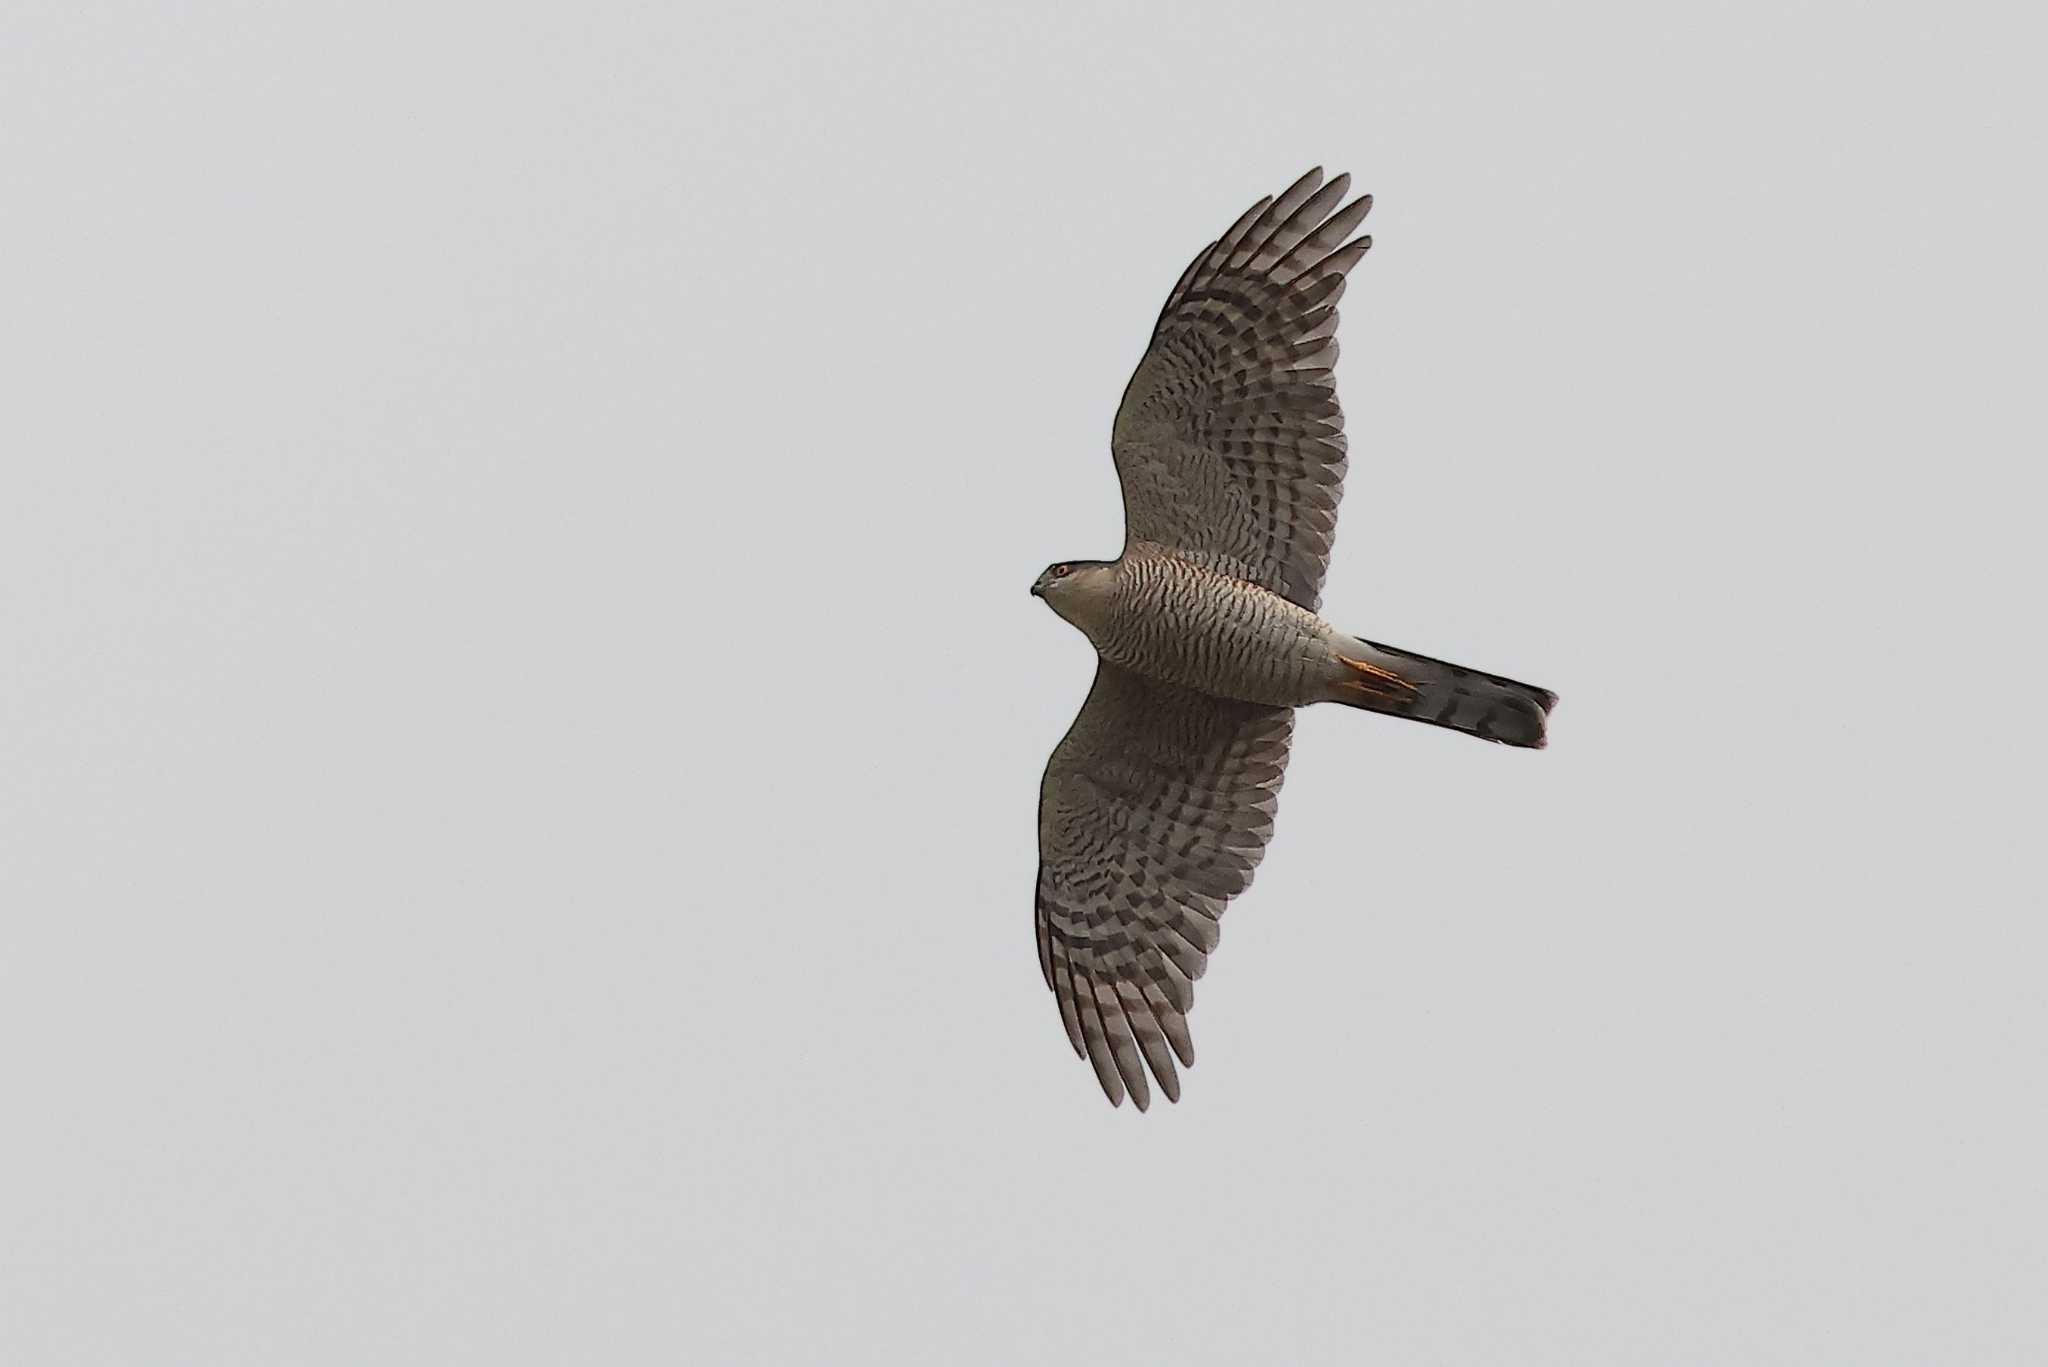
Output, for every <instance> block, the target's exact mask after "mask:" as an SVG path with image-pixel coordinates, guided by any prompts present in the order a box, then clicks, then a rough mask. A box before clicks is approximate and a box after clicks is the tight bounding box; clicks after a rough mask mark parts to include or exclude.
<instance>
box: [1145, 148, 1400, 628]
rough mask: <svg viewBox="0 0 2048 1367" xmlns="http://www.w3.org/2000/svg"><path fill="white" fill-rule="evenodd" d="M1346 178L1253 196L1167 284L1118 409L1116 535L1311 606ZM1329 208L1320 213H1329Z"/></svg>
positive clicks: (1325, 473) (1335, 484)
mask: <svg viewBox="0 0 2048 1367" xmlns="http://www.w3.org/2000/svg"><path fill="white" fill-rule="evenodd" d="M1350 184H1351V178H1350V177H1349V176H1338V177H1337V178H1336V179H1335V180H1333V181H1331V182H1330V183H1329V184H1328V185H1324V184H1323V173H1322V171H1321V169H1320V168H1318V169H1316V170H1314V171H1310V172H1309V173H1308V174H1307V175H1305V176H1303V177H1302V178H1301V179H1300V180H1298V181H1296V182H1295V183H1294V184H1293V185H1292V186H1291V187H1290V188H1289V189H1288V190H1287V192H1286V193H1285V194H1283V195H1281V196H1280V198H1279V199H1277V200H1274V199H1270V198H1269V199H1262V200H1260V201H1259V202H1258V203H1257V204H1254V205H1253V206H1252V207H1251V208H1250V209H1247V210H1246V211H1245V213H1244V216H1243V217H1242V218H1240V219H1238V220H1237V222H1235V223H1233V224H1231V225H1230V230H1229V231H1228V232H1226V233H1224V234H1223V236H1222V237H1221V238H1219V239H1217V240H1216V241H1215V242H1214V243H1212V244H1210V246H1209V248H1208V249H1207V250H1206V251H1204V252H1203V253H1202V254H1201V255H1200V256H1197V257H1196V258H1195V259H1194V262H1193V263H1192V264H1191V265H1189V267H1188V268H1187V270H1186V271H1184V272H1183V273H1182V274H1181V278H1180V283H1178V284H1176V285H1175V286H1174V287H1173V293H1172V294H1171V295H1169V296H1168V297H1167V300H1166V307H1165V309H1163V310H1162V311H1161V312H1160V315H1159V322H1158V324H1157V325H1156V326H1155V327H1154V328H1153V330H1152V344H1151V346H1150V347H1149V348H1147V350H1146V352H1145V359H1144V360H1142V361H1140V362H1138V369H1137V371H1136V372H1135V373H1134V374H1133V375H1132V376H1131V383H1130V386H1129V387H1128V388H1126V389H1125V390H1124V400H1123V404H1122V406H1121V407H1119V408H1118V409H1117V415H1116V426H1115V429H1114V431H1113V433H1112V435H1111V438H1110V447H1111V450H1112V451H1113V452H1114V454H1115V456H1116V470H1117V477H1118V479H1119V480H1121V481H1122V483H1123V491H1124V525H1125V535H1126V537H1127V539H1128V540H1130V541H1150V542H1155V543H1157V544H1159V545H1162V546H1166V547H1169V548H1171V549H1173V550H1176V551H1178V552H1180V553H1181V554H1184V555H1189V556H1192V557H1194V558H1197V559H1200V560H1202V561H1204V562H1205V563H1207V564H1209V565H1210V566H1211V567H1212V568H1215V569H1219V570H1222V571H1224V572H1225V573H1229V574H1234V575H1236V576H1238V577H1239V578H1243V579H1248V580H1250V581H1252V582H1253V583H1256V584H1262V585H1264V586H1265V587H1267V588H1269V589H1272V590H1273V591H1274V592H1276V593H1279V594H1282V595H1284V596H1285V597H1287V598H1290V599H1292V600H1293V601H1294V602H1296V603H1299V604H1301V605H1302V606H1303V607H1306V608H1310V609H1313V608H1315V607H1316V605H1317V600H1318V599H1319V598H1320V597H1321V595H1322V589H1323V576H1324V575H1325V573H1326V572H1327V571H1328V569H1329V561H1330V542H1331V539H1332V538H1333V537H1334V536H1335V535H1336V531H1337V498H1338V495H1339V494H1340V493H1341V492H1342V491H1343V485H1344V469H1345V463H1346V462H1345V456H1344V414H1343V411H1342V410H1341V409H1339V408H1338V407H1337V389H1336V383H1335V379H1334V375H1333V371H1332V367H1333V366H1335V365H1336V363H1337V342H1336V331H1337V300H1338V298H1339V297H1340V296H1341V295H1342V294H1343V293H1344V276H1345V273H1346V272H1347V271H1349V270H1350V269H1351V268H1352V267H1353V266H1355V265H1357V264H1358V261H1359V258H1361V257H1363V256H1364V255H1365V253H1366V249H1367V248H1369V247H1371V246H1372V239H1371V238H1369V237H1361V238H1358V239H1357V240H1355V241H1351V242H1346V241H1345V239H1346V238H1347V237H1349V236H1350V234H1351V232H1352V231H1353V230H1354V229H1355V228H1357V227H1358V225H1359V223H1360V222H1361V221H1363V220H1364V218H1365V215H1366V213H1367V211H1369V210H1370V209H1371V208H1372V196H1370V195H1365V196H1362V197H1360V198H1359V199H1356V200H1354V201H1352V202H1351V203H1350V204H1348V205H1345V206H1344V207H1343V208H1341V209H1339V208H1337V207H1336V206H1337V205H1338V203H1339V202H1340V201H1341V200H1342V199H1343V198H1344V192H1345V190H1346V189H1347V188H1349V186H1350ZM1333 210H1334V212H1332V211H1333Z"/></svg>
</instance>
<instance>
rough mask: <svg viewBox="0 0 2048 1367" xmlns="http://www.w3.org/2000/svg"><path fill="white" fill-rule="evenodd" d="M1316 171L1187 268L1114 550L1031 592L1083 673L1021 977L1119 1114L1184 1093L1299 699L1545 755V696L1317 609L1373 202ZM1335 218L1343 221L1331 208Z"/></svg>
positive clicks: (1151, 386) (1139, 385) (1135, 385)
mask: <svg viewBox="0 0 2048 1367" xmlns="http://www.w3.org/2000/svg"><path fill="white" fill-rule="evenodd" d="M1349 185H1350V177H1348V176H1341V175H1340V176H1338V177H1337V178H1336V179H1334V180H1332V181H1330V182H1328V183H1327V184H1325V183H1324V181H1323V174H1322V171H1321V170H1320V169H1317V170H1314V171H1310V172H1309V173H1308V174H1307V175H1305V176H1303V177H1302V178H1301V179H1300V180H1298V181H1296V182H1295V183H1294V184H1293V185H1291V186H1289V187H1288V189H1287V190H1286V191H1285V192H1284V193H1283V194H1282V195H1281V196H1280V197H1279V198H1278V199H1272V198H1270V197H1269V198H1266V199H1262V200H1260V201H1259V202H1258V203H1257V204H1254V205H1253V206H1252V207H1251V208H1249V209H1247V210H1246V211H1245V212H1244V214H1243V215H1242V216H1240V217H1239V218H1238V220H1237V221H1236V222H1235V223H1233V224H1231V225H1230V227H1229V228H1227V229H1226V230H1225V231H1224V233H1223V235H1222V236H1221V237H1219V238H1217V239H1216V241H1215V242H1213V243H1211V244H1210V245H1209V246H1208V247H1206V248H1204V249H1203V250H1202V252H1201V253H1200V254H1199V255H1197V256H1196V257H1195V259H1194V261H1193V263H1192V264H1190V265H1189V266H1188V268H1187V269H1186V270H1185V271H1183V272H1181V277H1180V280H1179V281H1178V282H1177V283H1176V284H1175V285H1174V287H1173V292H1172V293H1171V294H1169V295H1168V296H1167V299H1166V307H1165V308H1164V309H1162V310H1161V311H1160V314H1159V321H1158V323H1157V324H1156V325H1155V326H1154V327H1153V330H1152V341H1151V345H1150V346H1149V347H1148V348H1147V349H1146V351H1145V357H1144V359H1143V360H1141V361H1140V362H1139V363H1138V369H1137V371H1136V373H1135V374H1133V375H1132V376H1131V382H1130V385H1129V387H1128V388H1126V389H1125V391H1124V398H1123V404H1122V406H1121V407H1119V408H1118V410H1117V415H1116V424H1115V427H1114V428H1113V430H1112V433H1111V436H1110V451H1111V454H1112V455H1113V456H1114V458H1115V460H1116V472H1117V479H1118V480H1119V482H1120V483H1121V484H1122V485H1123V497H1124V548H1123V554H1121V555H1119V556H1118V557H1117V558H1116V559H1114V560H1063V561H1061V562H1059V563H1058V564H1055V565H1052V566H1050V567H1049V568H1047V569H1046V570H1045V572H1044V573H1042V574H1040V575H1039V576H1038V580H1037V582H1036V583H1034V584H1033V585H1032V586H1031V592H1032V593H1033V594H1035V595H1036V596H1038V597H1040V598H1043V599H1044V600H1045V602H1046V604H1047V606H1049V607H1051V608H1052V610H1053V611H1054V612H1056V613H1058V614H1059V615H1060V616H1061V617H1063V618H1065V619H1066V620H1067V621H1068V622H1070V623H1072V624H1073V625H1074V626H1076V627H1078V628H1080V630H1081V631H1082V632H1083V633H1084V634H1085V635H1086V636H1087V637H1088V639H1089V641H1090V642H1092V643H1093V644H1094V646H1095V649H1096V653H1097V655H1098V657H1099V658H1098V660H1097V664H1096V670H1095V684H1094V687H1093V688H1091V689H1090V690H1089V692H1088V700H1087V701H1086V702H1085V703H1083V704H1082V705H1081V713H1080V715H1079V716H1078V717H1076V718H1075V719H1074V724H1073V726H1072V728H1071V729H1069V730H1068V732H1067V734H1066V737H1065V738H1064V739H1063V740H1061V741H1060V743H1059V745H1058V746H1057V747H1056V748H1055V749H1054V750H1053V752H1052V760H1051V762H1050V763H1048V764H1047V765H1046V768H1045V779H1044V781H1043V783H1042V785H1041V787H1040V790H1039V798H1038V858H1039V863H1038V889H1037V908H1036V910H1037V929H1038V963H1039V967H1040V968H1041V969H1042V970H1043V971H1044V973H1045V981H1046V985H1047V986H1048V987H1050V988H1051V989H1052V991H1053V995H1054V996H1055V997H1056V998H1057V999H1058V1002H1059V1012H1060V1019H1061V1021H1062V1022H1063V1023H1064V1024H1065V1026H1066V1030H1067V1038H1068V1039H1069V1040H1070V1041H1072V1043H1073V1046H1074V1050H1075V1052H1076V1053H1078V1054H1080V1055H1081V1056H1082V1057H1083V1058H1085V1059H1087V1060H1088V1062H1089V1063H1090V1064H1092V1065H1093V1066H1094V1069H1095V1077H1096V1079H1097V1081H1099V1082H1100V1083H1101V1084H1102V1090H1103V1091H1104V1092H1105V1093H1106V1094H1107V1095H1108V1096H1109V1099H1110V1101H1111V1102H1112V1103H1113V1104H1121V1103H1122V1101H1123V1098H1124V1094H1125V1093H1126V1092H1128V1093H1129V1094H1130V1096H1131V1099H1132V1100H1133V1101H1134V1102H1136V1103H1137V1107H1138V1109H1139V1110H1141V1111H1142V1110H1144V1109H1145V1108H1146V1106H1147V1105H1148V1104H1150V1101H1151V1096H1152V1092H1151V1084H1150V1083H1148V1081H1147V1078H1146V1070H1147V1068H1149V1069H1150V1071H1151V1077H1152V1078H1153V1079H1154V1080H1156V1081H1157V1083H1158V1086H1159V1089H1160V1090H1161V1091H1163V1092H1165V1093H1166V1096H1167V1098H1168V1099H1169V1100H1173V1101H1178V1100H1179V1099H1180V1080H1179V1077H1178V1075H1177V1074H1176V1072H1175V1070H1174V1060H1175V1059H1176V1058H1177V1059H1179V1061H1180V1063H1181V1065H1182V1066H1184V1067H1185V1066H1188V1065H1191V1064H1193V1062H1194V1045H1193V1043H1192V1042H1191V1041H1190V1039H1189V1036H1188V1011H1189V1009H1190V1008H1191V1007H1192V1006H1193V1005H1194V983H1195V979H1197V978H1199V977H1201V976H1202V970H1203V969H1204V968H1205V967H1206V966H1207V965H1208V959H1209V954H1210V952H1211V951H1213V950H1214V949H1215V948H1216V942H1217V921H1218V918H1219V917H1221V916H1222V914H1223V908H1224V906H1225V904H1227V903H1228V902H1229V901H1230V899H1231V898H1232V897H1235V896H1236V895H1237V894H1238V893H1240V892H1243V891H1244V889H1245V887H1246V886H1247V885H1248V884H1249V883H1250V882H1251V878H1252V870H1253V869H1254V868H1255V867H1257V865H1258V863H1259V860H1260V858H1261V856H1263V855H1264V853H1265V849H1266V842H1267V841H1268V840H1269V839H1270V838H1271V837H1272V833H1273V811H1274V806H1275V803H1276V801H1277V799H1278V796H1279V792H1280V780H1281V776H1282V773H1283V771H1284V770H1285V769H1286V766H1287V747H1288V740H1289V736H1290V734H1291V733H1292V731H1293V728H1294V709H1295V708H1297V707H1306V706H1307V705H1309V704H1310V703H1319V702H1333V703H1342V704H1344V705H1346V706H1349V707H1358V708H1363V709H1365V710H1366V711H1369V712H1380V713H1384V714H1386V715H1388V716H1393V717H1407V718H1409V719H1410V720H1413V721H1421V722H1428V723H1429V724H1431V725H1433V726H1443V727H1448V728H1450V729H1451V730H1454V731H1463V732H1465V733H1466V734H1467V735H1472V736H1478V737H1481V738H1482V739H1485V740H1491V741H1498V742H1500V743H1501V744H1503V745H1516V746H1523V747H1528V748H1537V747H1540V746H1542V744H1543V741H1544V726H1545V720H1546V718H1547V717H1548V715H1549V712H1550V709H1551V706H1552V705H1553V704H1554V703H1555V702H1556V701H1557V696H1556V695H1555V694H1553V693H1551V692H1549V691H1548V690H1546V689H1541V688H1535V687H1531V686H1530V685H1528V684H1523V683H1516V682H1515V681H1514V680H1512V679H1504V678H1501V677H1499V676H1498V675H1494V674H1482V673H1480V672H1479V671H1477V670H1472V669H1464V668H1461V667H1460V666H1457V665H1452V664H1446V663H1444V662H1443V661H1441V660H1432V659H1429V658H1427V657H1426V656H1422V655H1416V654H1414V653H1412V652H1410V651H1406V650H1397V649H1395V648H1394V647H1392V646H1385V645H1380V644H1378V643H1377V642H1374V641H1368V640H1365V639H1364V638H1362V637H1358V636H1353V635H1350V634H1349V633H1347V632H1344V631H1340V630H1338V629H1337V628H1336V627H1334V626H1331V625H1330V624H1329V623H1328V622H1326V621H1324V620H1323V618H1322V617H1321V616H1320V615H1319V614H1318V612H1317V608H1318V606H1319V603H1320V600H1321V597H1322V588H1323V577H1324V575H1325V573H1326V572H1327V571H1328V568H1329V563H1330V544H1331V541H1332V539H1333V538H1334V537H1335V535H1336V529H1337V498H1338V495H1339V493H1340V492H1341V490H1342V487H1343V483H1344V470H1345V465H1346V459H1345V442H1344V415H1343V412H1342V411H1341V410H1340V409H1339V408H1338V406H1337V391H1336V384H1335V379H1334V372H1333V367H1334V366H1335V364H1336V360H1337V340H1336V333H1337V300H1338V297H1339V296H1340V295H1341V294H1343V292H1344V280H1345V276H1346V274H1347V273H1348V272H1349V271H1350V270H1351V268H1352V267H1353V266H1356V265H1357V264H1358V262H1359V260H1360V259H1361V258H1362V257H1363V256H1364V255H1365V252H1366V249H1367V248H1368V247H1370V246H1371V245H1372V239H1371V238H1369V237H1357V238H1354V237H1353V236H1352V234H1353V233H1354V232H1355V231H1356V230H1357V228H1358V225H1359V224H1360V223H1361V222H1362V221H1363V220H1364V218H1365V215H1366V212H1367V211H1368V210H1369V209H1371V207H1372V197H1371V196H1370V195H1366V196H1361V197H1360V198H1358V199H1355V200H1352V201H1351V202H1350V203H1348V204H1346V203H1344V202H1343V201H1344V196H1345V192H1346V191H1347V189H1348V188H1349ZM1340 206H1341V207H1340Z"/></svg>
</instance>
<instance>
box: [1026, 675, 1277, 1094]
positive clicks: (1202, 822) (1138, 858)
mask: <svg viewBox="0 0 2048 1367" xmlns="http://www.w3.org/2000/svg"><path fill="white" fill-rule="evenodd" d="M1293 730H1294V713H1293V711H1292V710H1291V709H1288V708H1285V707H1261V706H1257V705H1254V704H1251V703H1237V702H1225V701H1222V700H1220V699H1216V698H1211V697H1208V696H1206V695H1204V694H1200V693H1195V692H1191V691H1189V690H1187V689H1184V688H1178V687H1175V686H1174V685H1171V684H1163V683H1158V682H1155V681H1153V680H1150V679H1147V678H1144V677H1142V676H1141V675H1137V674H1133V673H1130V672H1129V671H1127V670H1124V669H1122V668H1120V667H1119V666H1117V665H1113V664H1111V663H1109V662H1108V661H1107V660H1105V661H1103V662H1102V663H1101V664H1100V665H1098V666H1097V668H1096V673H1095V686H1094V688H1092V689H1091V690H1090V691H1089V693H1088V701H1087V702H1086V703H1084V704H1082V707H1081V715H1080V716H1078V717H1076V718H1075V719H1074V724H1073V726H1072V727H1071V728H1070V729H1069V730H1068V732H1067V734H1066V738H1065V739H1064V740H1062V741H1061V742H1060V743H1059V745H1058V747H1057V748H1055V749H1054V750H1053V752H1052V761H1051V763H1049V764H1047V765H1046V768H1045V781H1044V783H1043V785H1042V786H1041V787H1040V789H1039V795H1038V897H1037V904H1038V907H1037V919H1038V963H1039V967H1040V968H1041V969H1043V970H1044V972H1045V981H1046V985H1047V986H1048V987H1050V988H1052V990H1053V993H1054V995H1055V996H1056V997H1058V999H1059V1008H1060V1019H1061V1020H1062V1021H1063V1022H1065V1024H1066V1027H1067V1038H1068V1039H1069V1040H1071V1041H1072V1042H1073V1045H1074V1049H1075V1052H1077V1053H1079V1054H1080V1055H1081V1056H1082V1057H1084V1058H1086V1059H1088V1060H1089V1062H1091V1063H1092V1064H1094V1066H1095V1076H1096V1079H1097V1080H1098V1081H1100V1082H1101V1084H1102V1090H1103V1091H1104V1092H1105V1093H1107V1094H1108V1096H1109V1099H1110V1101H1111V1102H1112V1103H1116V1104H1121V1102H1122V1101H1123V1098H1124V1092H1125V1090H1126V1089H1128V1090H1129V1091H1130V1094H1131V1099H1132V1100H1133V1101H1135V1102H1136V1103H1137V1105H1138V1109H1139V1110H1141V1111H1142V1110H1144V1109H1145V1107H1146V1106H1147V1105H1148V1104H1150V1102H1151V1099H1152V1098H1151V1089H1150V1087H1149V1086H1148V1085H1147V1083H1146V1080H1145V1065H1147V1064H1149V1065H1150V1066H1151V1069H1152V1074H1153V1076H1154V1077H1156V1078H1157V1079H1158V1080H1159V1086H1160V1089H1161V1090H1163V1091H1164V1092H1165V1093H1166V1095H1167V1098H1168V1099H1169V1100H1172V1101H1178V1100H1179V1099H1180V1081H1179V1078H1178V1077H1177V1076H1176V1074H1175V1072H1174V1066H1173V1056H1174V1055H1178V1056H1179V1058H1180V1061H1181V1063H1182V1064H1183V1065H1192V1064H1193V1063H1194V1061H1195V1051H1194V1044H1193V1042H1192V1041H1191V1040H1190V1039H1189V1037H1188V1020H1187V1013H1188V1011H1189V1009H1190V1008H1191V1007H1193V1006H1194V1003H1195V996H1194V981H1195V979H1197V978H1199V977H1201V976H1202V971H1203V969H1204V968H1206V967H1207V966H1208V961H1209V953H1210V951H1211V950H1213V949H1215V948H1216V940H1217V935H1218V931H1217V918H1219V917H1220V916H1222V914H1223V907H1224V904H1225V903H1227V902H1229V900H1230V899H1231V898H1232V897H1234V896H1236V895H1237V894H1238V893H1240V892H1242V891H1244V889H1245V887H1246V885H1248V884H1249V883H1250V882H1251V880H1252V870H1253V869H1254V868H1256V867H1257V866H1258V863H1259V860H1260V859H1261V858H1262V857H1264V855H1265V852H1266V842H1267V841H1268V840H1270V839H1271V838H1272V835H1273V810H1274V807H1275V805H1276V803H1277V802H1278V800H1279V795H1280V780H1281V776H1282V774H1283V772H1284V771H1285V769H1286V766H1287V744H1288V739H1289V737H1290V736H1291V735H1292V734H1293ZM1169 1049H1170V1050H1171V1053H1169ZM1141 1060H1142V1062H1141Z"/></svg>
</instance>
